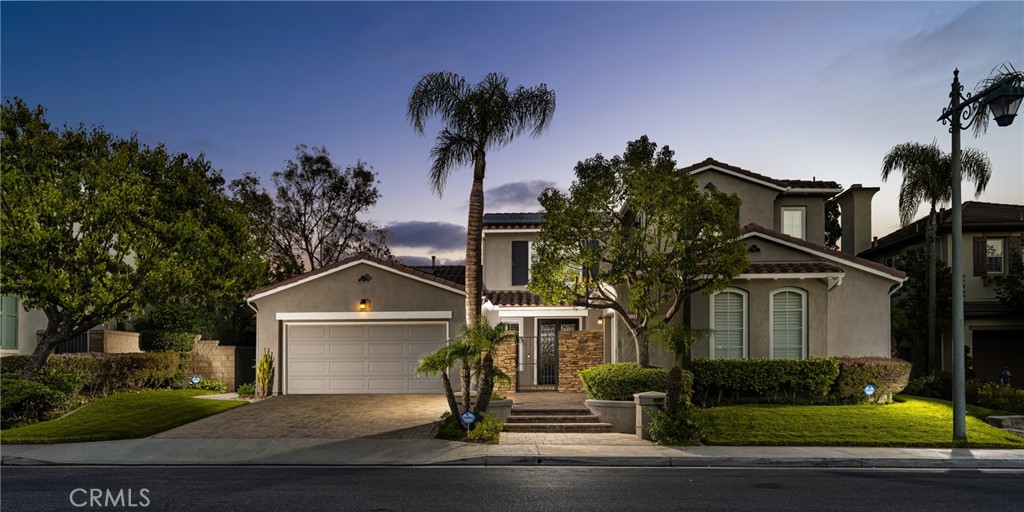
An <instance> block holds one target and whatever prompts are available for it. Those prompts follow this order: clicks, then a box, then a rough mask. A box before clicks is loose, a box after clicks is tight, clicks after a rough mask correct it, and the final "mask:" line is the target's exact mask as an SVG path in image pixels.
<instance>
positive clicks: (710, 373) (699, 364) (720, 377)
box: [690, 358, 839, 405]
mask: <svg viewBox="0 0 1024 512" xmlns="http://www.w3.org/2000/svg"><path fill="white" fill-rule="evenodd" d="M690 370H691V371H692V372H693V391H694V396H695V397H697V400H700V401H701V402H703V403H704V404H705V405H711V404H721V403H732V402H741V401H754V402H780V401H786V402H797V401H802V402H815V401H822V400H823V399H824V398H825V397H826V396H828V392H829V390H830V389H831V388H832V384H833V383H835V380H836V377H838V376H839V363H838V362H837V361H836V360H835V359H816V358H812V359H799V360H785V359H736V360H725V359H716V360H708V359H698V360H695V361H693V362H692V363H690Z"/></svg>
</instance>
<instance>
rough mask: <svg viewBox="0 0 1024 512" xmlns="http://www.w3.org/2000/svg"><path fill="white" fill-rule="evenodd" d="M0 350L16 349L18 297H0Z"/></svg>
mask: <svg viewBox="0 0 1024 512" xmlns="http://www.w3.org/2000/svg"><path fill="white" fill-rule="evenodd" d="M0 348H4V349H16V348H18V297H16V296H14V295H5V296H3V297H0Z"/></svg>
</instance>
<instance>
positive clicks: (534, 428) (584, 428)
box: [505, 423, 612, 434]
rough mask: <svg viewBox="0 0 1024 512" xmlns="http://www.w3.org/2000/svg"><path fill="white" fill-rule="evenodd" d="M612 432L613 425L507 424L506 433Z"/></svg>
mask: <svg viewBox="0 0 1024 512" xmlns="http://www.w3.org/2000/svg"><path fill="white" fill-rule="evenodd" d="M611 431H612V424H611V423H505V432H538V433H545V432H548V433H558V432H562V433H567V432H576V433H591V434H601V433H610V432H611Z"/></svg>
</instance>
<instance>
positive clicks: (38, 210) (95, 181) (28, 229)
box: [0, 99, 265, 377]
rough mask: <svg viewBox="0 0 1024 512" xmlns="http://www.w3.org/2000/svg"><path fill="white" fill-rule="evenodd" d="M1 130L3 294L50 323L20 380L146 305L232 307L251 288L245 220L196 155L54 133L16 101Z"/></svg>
mask: <svg viewBox="0 0 1024 512" xmlns="http://www.w3.org/2000/svg"><path fill="white" fill-rule="evenodd" d="M0 124H2V127H0V131H2V139H0V144H2V151H0V154H2V156H0V161H2V175H3V180H2V181H0V215H2V217H0V218H2V223H0V226H2V229H3V233H2V236H0V251H2V252H3V258H4V262H3V272H2V274H0V286H2V288H3V291H4V293H5V294H14V295H17V296H18V297H19V298H21V300H22V303H23V305H24V307H26V308H38V309H41V310H42V311H43V313H45V315H46V318H47V327H46V331H45V333H44V334H43V336H42V339H41V340H40V342H39V344H38V346H37V348H36V351H35V353H33V355H32V357H31V358H30V361H29V363H28V365H26V367H25V368H26V369H25V372H24V373H23V375H25V376H26V377H29V376H31V375H32V373H33V372H34V370H35V369H36V368H38V367H39V366H40V365H42V364H43V363H44V362H45V361H46V358H47V357H48V356H49V353H50V352H51V351H52V350H53V348H54V346H55V345H56V344H58V343H60V342H62V341H64V340H66V339H69V338H71V337H74V336H77V335H79V334H81V333H83V332H85V331H86V330H88V329H90V328H92V327H93V326H95V325H97V324H100V323H104V322H107V321H108V320H111V319H116V318H124V317H126V316H127V315H128V314H130V313H134V312H137V311H138V310H139V308H141V307H142V306H143V305H146V304H152V303H159V302H162V301H165V300H167V298H168V297H174V298H175V299H176V300H179V301H188V302H192V303H205V302H208V301H216V300H226V301H237V300H239V299H240V298H241V297H242V295H243V294H244V293H246V292H247V291H249V290H250V289H252V288H253V287H254V286H258V284H259V283H260V279H261V275H262V274H264V273H265V271H264V270H263V269H262V264H261V262H260V260H259V258H258V255H257V253H256V252H255V251H254V250H252V249H253V247H252V245H251V243H250V239H249V237H248V235H247V229H246V220H245V217H244V215H242V214H241V212H239V211H238V210H237V209H236V208H235V206H234V204H233V203H232V202H231V201H230V200H229V199H228V198H227V196H226V195H225V194H224V180H223V178H222V177H221V175H220V173H219V172H217V171H215V170H213V169H212V167H211V165H210V163H209V162H207V161H206V160H205V158H204V157H203V156H202V155H200V156H199V157H197V158H191V157H189V156H188V155H186V154H183V153H177V154H176V153H170V152H168V150H167V149H166V148H165V147H164V146H162V145H157V146H155V147H148V146H146V145H144V144H142V143H140V142H139V141H138V139H137V138H136V137H135V136H132V137H130V138H128V139H122V138H119V137H116V136H114V135H112V134H110V133H108V132H106V131H104V130H103V129H102V128H99V127H92V128H86V127H85V126H82V125H80V126H78V127H67V126H65V127H64V128H62V129H56V128H54V127H52V126H51V125H50V124H49V123H48V122H47V121H46V119H45V110H44V109H43V108H42V107H41V106H40V107H36V108H35V109H31V108H29V107H28V106H26V105H25V103H24V102H22V101H21V100H18V99H15V100H7V101H5V102H4V105H3V115H2V122H0Z"/></svg>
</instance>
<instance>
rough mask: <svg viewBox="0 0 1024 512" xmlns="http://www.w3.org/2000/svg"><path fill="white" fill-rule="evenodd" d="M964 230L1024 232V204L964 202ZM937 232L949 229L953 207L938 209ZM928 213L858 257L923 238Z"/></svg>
mask: <svg viewBox="0 0 1024 512" xmlns="http://www.w3.org/2000/svg"><path fill="white" fill-rule="evenodd" d="M961 214H962V219H963V230H964V232H971V231H975V232H977V231H1024V205H1020V204H1000V203H983V202H981V201H965V202H964V203H963V206H962V207H961ZM937 215H938V233H939V234H945V233H949V232H950V231H951V230H952V222H953V220H952V219H953V210H946V209H943V210H940V211H939V212H938V214H937ZM927 225H928V216H927V215H925V216H924V217H921V218H920V219H917V220H916V221H914V222H911V223H910V224H907V225H906V226H904V227H902V228H900V229H897V230H896V231H893V232H892V233H889V234H888V235H885V236H883V237H882V238H879V239H878V240H875V241H874V242H872V244H871V247H870V248H868V249H865V250H864V251H861V253H860V256H863V257H866V258H870V257H874V256H876V255H879V254H883V253H888V252H890V251H894V250H898V249H902V248H904V247H907V246H910V245H915V244H917V243H921V242H923V241H924V236H925V227H926V226H927Z"/></svg>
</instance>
